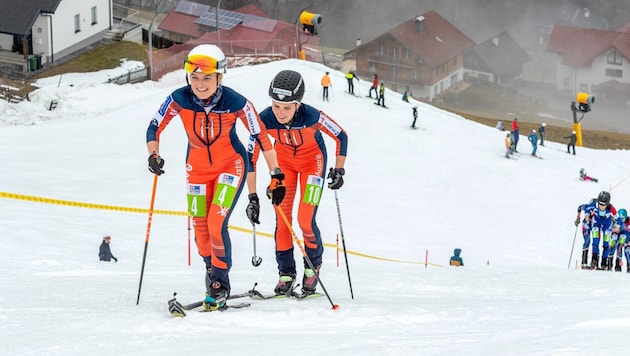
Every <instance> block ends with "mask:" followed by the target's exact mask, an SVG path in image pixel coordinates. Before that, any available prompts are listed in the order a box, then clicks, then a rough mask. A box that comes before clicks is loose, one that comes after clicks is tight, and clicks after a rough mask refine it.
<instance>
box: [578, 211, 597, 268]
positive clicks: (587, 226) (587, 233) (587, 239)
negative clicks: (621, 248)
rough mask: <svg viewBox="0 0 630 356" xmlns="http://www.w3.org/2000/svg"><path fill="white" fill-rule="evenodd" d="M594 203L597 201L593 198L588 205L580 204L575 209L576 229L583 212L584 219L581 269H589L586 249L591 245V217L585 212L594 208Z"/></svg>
mask: <svg viewBox="0 0 630 356" xmlns="http://www.w3.org/2000/svg"><path fill="white" fill-rule="evenodd" d="M596 201H597V199H595V198H593V199H591V200H590V201H589V202H588V203H586V204H582V205H580V206H578V208H577V218H576V219H575V226H576V227H577V226H578V225H580V213H581V212H582V211H584V219H583V220H582V237H583V238H584V243H583V244H582V269H590V266H589V264H588V249H589V247H590V245H591V224H592V220H591V215H590V214H588V213H587V211H588V210H589V209H590V208H591V207H595V204H596ZM598 248H599V244H598ZM598 251H599V250H598ZM593 253H594V252H593ZM598 258H599V257H598ZM593 259H595V258H593Z"/></svg>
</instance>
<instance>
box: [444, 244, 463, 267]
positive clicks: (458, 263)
mask: <svg viewBox="0 0 630 356" xmlns="http://www.w3.org/2000/svg"><path fill="white" fill-rule="evenodd" d="M461 253H462V250H461V249H460V248H456V249H455V250H453V256H451V260H450V261H449V262H448V264H449V265H451V266H455V267H464V260H463V259H462V258H461V256H460V255H461Z"/></svg>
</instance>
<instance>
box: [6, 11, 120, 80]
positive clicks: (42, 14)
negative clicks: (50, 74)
mask: <svg viewBox="0 0 630 356" xmlns="http://www.w3.org/2000/svg"><path fill="white" fill-rule="evenodd" d="M0 8H1V9H2V11H0V62H1V63H5V64H14V65H18V66H19V65H21V66H22V68H21V69H22V71H24V72H32V71H35V70H37V69H39V68H40V67H41V66H42V65H44V64H46V63H54V62H55V61H57V60H59V59H60V58H63V57H65V56H67V55H69V54H71V53H73V52H75V51H77V50H79V49H81V48H84V47H86V46H89V45H91V44H94V43H96V42H98V41H99V40H101V39H102V38H103V36H104V35H105V34H106V33H107V32H108V31H109V30H110V28H111V26H112V3H111V0H28V1H15V0H0Z"/></svg>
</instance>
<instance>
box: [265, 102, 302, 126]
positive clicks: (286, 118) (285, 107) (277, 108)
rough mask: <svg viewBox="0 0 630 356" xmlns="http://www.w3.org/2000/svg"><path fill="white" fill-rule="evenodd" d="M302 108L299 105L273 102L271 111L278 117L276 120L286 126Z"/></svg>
mask: <svg viewBox="0 0 630 356" xmlns="http://www.w3.org/2000/svg"><path fill="white" fill-rule="evenodd" d="M299 107H300V104H299V103H283V102H279V101H275V100H272V101H271V111H273V114H274V115H276V120H278V122H279V123H281V124H283V125H285V124H288V123H290V122H291V120H293V116H294V115H295V112H296V111H297V109H298V108H299Z"/></svg>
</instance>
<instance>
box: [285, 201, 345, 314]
mask: <svg viewBox="0 0 630 356" xmlns="http://www.w3.org/2000/svg"><path fill="white" fill-rule="evenodd" d="M274 209H276V213H277V214H278V215H280V217H281V218H282V220H283V221H284V223H285V224H286V225H287V228H289V231H290V232H291V236H292V237H293V241H294V242H295V243H296V244H297V245H298V247H299V248H300V251H302V255H303V256H304V260H305V261H306V263H307V264H308V267H309V268H310V269H312V270H313V272H315V278H317V282H319V285H320V286H322V289H323V290H324V293H325V294H326V298H328V301H329V302H330V305H332V308H333V309H339V305H338V304H335V303H333V301H332V299H330V294H328V291H327V290H326V287H324V284H323V283H322V280H321V279H320V278H319V273H318V272H317V270H316V269H315V267H313V262H311V259H310V258H309V257H308V255H307V254H306V250H304V246H302V243H301V242H300V239H298V237H297V235H296V234H295V230H293V227H292V226H291V223H289V219H287V216H286V214H285V213H284V211H282V209H281V208H280V207H279V206H278V205H274Z"/></svg>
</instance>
